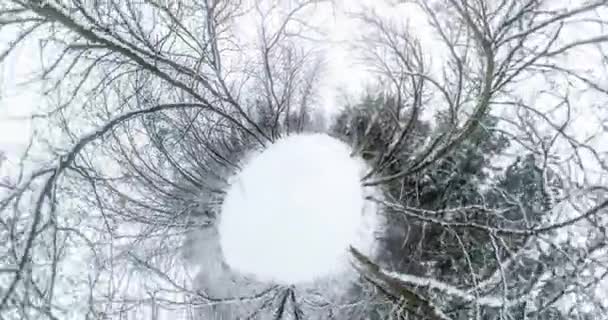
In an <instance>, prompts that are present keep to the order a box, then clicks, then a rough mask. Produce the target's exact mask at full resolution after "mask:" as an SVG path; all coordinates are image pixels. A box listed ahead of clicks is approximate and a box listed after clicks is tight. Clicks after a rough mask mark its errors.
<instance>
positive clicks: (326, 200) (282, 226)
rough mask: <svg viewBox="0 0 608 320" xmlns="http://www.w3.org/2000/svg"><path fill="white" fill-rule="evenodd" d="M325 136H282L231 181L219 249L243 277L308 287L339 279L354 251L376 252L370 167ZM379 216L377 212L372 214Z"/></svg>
mask: <svg viewBox="0 0 608 320" xmlns="http://www.w3.org/2000/svg"><path fill="white" fill-rule="evenodd" d="M350 153H351V148H350V147H349V146H348V145H346V144H344V143H343V142H341V141H339V140H337V139H335V138H332V137H330V136H328V135H325V134H299V135H291V136H288V137H286V138H282V139H280V140H278V141H276V142H275V143H273V144H271V145H269V146H268V147H267V148H266V149H265V150H263V151H262V152H259V153H257V154H254V155H252V156H251V157H249V158H248V159H249V160H248V161H247V162H246V163H245V165H244V167H243V169H242V171H241V172H239V173H238V174H236V175H235V176H234V177H233V178H232V180H231V181H230V183H231V184H230V187H229V188H228V190H227V194H226V197H225V199H224V202H223V204H222V211H221V216H220V219H219V226H218V229H219V238H220V246H221V249H222V252H223V255H224V259H225V261H226V263H227V264H228V265H229V266H230V267H231V268H232V269H233V270H234V271H236V272H240V273H243V274H247V275H249V276H253V277H255V278H257V279H258V280H260V281H268V282H275V283H279V284H285V285H296V284H308V283H312V282H315V281H317V280H323V279H324V278H331V277H335V276H339V275H340V274H342V273H343V272H345V271H346V270H348V268H350V266H349V256H348V253H347V249H348V247H349V246H350V245H355V246H357V247H358V248H363V250H365V251H368V250H367V249H368V248H370V247H371V242H373V236H370V235H371V232H370V215H372V214H370V212H366V211H370V210H373V209H372V208H373V206H372V207H370V206H369V203H365V200H364V191H363V187H362V186H361V183H360V178H361V174H362V172H363V171H362V169H363V168H364V165H363V162H362V161H361V160H358V159H356V158H353V157H351V156H350ZM373 215H375V214H373Z"/></svg>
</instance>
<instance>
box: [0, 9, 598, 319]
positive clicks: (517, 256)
mask: <svg viewBox="0 0 608 320" xmlns="http://www.w3.org/2000/svg"><path fill="white" fill-rule="evenodd" d="M357 6H358V4H354V3H353V4H352V6H351V5H350V4H341V3H332V2H330V1H319V0H293V1H291V0H289V1H272V0H268V1H242V0H235V1H233V0H226V1H219V0H204V1H188V0H180V1H177V0H176V1H157V0H141V1H118V0H106V1H84V0H70V1H64V0H50V1H49V0H47V1H34V0H2V1H0V35H1V36H0V40H1V41H2V42H1V47H0V63H1V65H2V66H3V67H11V61H12V60H11V59H13V58H14V57H15V56H18V55H19V54H20V52H23V51H20V50H22V49H23V48H30V51H29V53H30V54H31V55H32V57H31V59H30V60H29V63H28V65H27V66H26V65H18V66H15V67H16V68H24V69H25V68H27V69H31V70H32V73H31V74H30V75H29V76H30V77H29V78H27V79H26V80H27V88H28V90H31V91H29V92H30V94H31V95H33V96H34V97H35V99H33V101H34V103H33V105H32V106H31V108H32V112H31V113H30V114H29V115H28V116H27V117H26V119H27V121H28V123H30V124H31V126H32V128H33V129H34V134H32V136H31V138H30V139H29V141H28V143H26V144H25V146H24V148H23V152H21V153H19V154H18V155H13V154H10V153H8V152H4V151H0V172H1V174H2V176H0V319H82V318H86V319H114V318H116V319H123V318H126V319H166V318H171V319H571V318H575V319H598V318H601V317H602V316H603V315H604V314H608V310H606V309H607V308H608V304H607V303H606V301H607V299H606V296H605V294H604V292H606V290H608V282H607V281H606V279H605V277H606V275H607V274H608V261H607V260H606V259H607V258H606V256H607V255H606V253H607V250H606V244H607V242H606V226H607V221H606V217H605V215H606V213H607V207H608V200H607V197H606V195H607V192H608V188H606V187H605V185H607V183H606V182H607V179H606V178H607V173H608V163H606V161H608V160H607V158H606V156H607V152H608V148H607V147H608V145H607V144H606V142H605V141H608V140H606V139H607V137H606V134H605V133H606V130H607V127H606V126H607V124H608V113H607V111H606V108H605V105H606V103H607V102H608V91H607V90H608V88H606V83H607V79H608V77H607V75H608V74H607V69H606V51H605V50H606V49H607V48H606V43H607V42H608V37H607V36H606V33H605V31H604V29H605V28H606V26H607V24H608V1H606V0H589V1H549V0H524V1H521V0H495V1H478V0H434V1H423V0H412V1H387V2H386V3H383V4H377V5H376V7H374V8H375V9H373V8H372V9H370V8H365V9H359V8H358V7H357ZM328 12H330V13H328ZM322 15H326V16H328V17H334V16H338V15H340V16H342V17H344V16H346V17H347V18H348V19H349V21H352V22H354V23H356V25H357V26H358V29H357V30H352V32H351V33H352V35H351V37H350V38H351V39H350V40H351V41H350V42H349V43H348V48H349V50H348V53H349V54H350V55H352V57H353V58H356V59H357V61H358V62H359V65H360V66H363V68H364V69H365V71H366V77H365V79H364V82H365V85H367V88H368V89H367V90H366V91H364V90H360V93H359V94H358V95H355V96H349V97H347V98H348V99H343V100H336V101H337V102H340V103H341V104H340V105H335V106H333V107H334V109H333V110H331V113H332V114H334V115H335V116H334V117H331V118H330V120H329V121H326V117H325V115H324V112H325V111H326V110H325V109H324V108H323V107H324V106H323V103H324V100H323V94H322V92H323V90H324V88H325V87H327V83H326V80H325V78H324V77H325V75H326V71H327V70H328V69H330V68H331V67H332V65H334V64H338V63H339V62H338V61H332V60H329V59H324V57H327V56H328V55H327V54H326V53H327V52H326V51H327V50H328V49H327V48H328V47H331V45H330V41H329V40H328V39H327V37H326V31H327V30H325V29H324V26H323V25H322V23H321V22H319V21H320V20H319V19H318V17H319V16H322ZM332 15H333V16H332ZM21 54H22V53H21ZM342 76H343V77H345V78H347V77H349V76H351V74H349V73H348V70H346V71H345V72H344V73H343V75H342ZM0 98H1V99H5V96H4V92H2V97H0ZM7 104H8V103H7V102H3V101H2V100H0V106H1V107H2V108H13V109H14V108H19V107H20V106H19V105H8V106H7ZM0 125H2V123H0ZM2 132H3V133H4V131H2ZM301 133H321V134H326V135H329V136H331V137H333V138H335V139H338V140H340V141H342V142H343V143H345V144H347V145H348V146H349V147H350V148H351V150H352V157H353V158H357V159H361V161H362V163H364V164H365V166H364V167H365V169H366V171H365V172H363V173H362V175H361V179H360V180H361V181H360V187H361V188H362V189H363V190H373V192H367V193H365V203H366V206H369V208H372V209H373V213H374V215H375V216H376V218H377V220H376V221H378V225H377V226H376V228H375V229H374V230H373V232H374V235H375V239H374V243H375V250H373V252H370V251H368V250H364V248H361V247H359V246H357V245H356V244H353V245H352V246H351V247H350V248H348V249H347V250H346V252H345V254H347V255H348V257H349V259H350V260H349V262H350V265H351V267H352V269H353V271H354V273H353V274H352V275H349V276H348V277H345V278H344V279H343V278H339V279H331V280H327V281H325V282H320V283H316V284H315V285H314V286H309V285H297V284H296V285H285V284H282V283H273V282H272V281H263V280H261V279H256V278H255V277H252V276H251V275H248V274H242V273H239V272H236V271H235V270H233V268H232V267H231V266H230V265H228V264H227V263H226V261H224V259H223V257H222V247H221V243H220V240H219V239H220V236H219V235H218V221H219V219H220V218H221V215H222V204H223V203H224V200H225V198H226V194H227V192H228V190H230V187H231V183H230V178H231V177H233V176H234V175H236V174H238V173H239V172H242V171H243V166H244V165H246V164H247V161H246V160H247V158H248V157H249V156H250V155H251V154H252V152H253V153H255V152H263V151H264V150H267V149H268V146H269V145H272V144H273V143H276V142H277V141H280V140H281V139H282V138H285V137H287V136H291V135H296V134H301ZM285 165H286V166H289V164H285ZM335 192H339V190H335ZM279 196H281V195H280V194H277V197H279ZM344 224H347V223H346V221H345V223H344Z"/></svg>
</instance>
